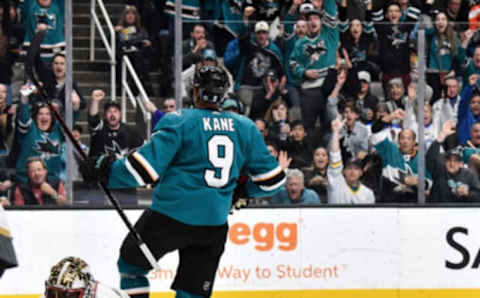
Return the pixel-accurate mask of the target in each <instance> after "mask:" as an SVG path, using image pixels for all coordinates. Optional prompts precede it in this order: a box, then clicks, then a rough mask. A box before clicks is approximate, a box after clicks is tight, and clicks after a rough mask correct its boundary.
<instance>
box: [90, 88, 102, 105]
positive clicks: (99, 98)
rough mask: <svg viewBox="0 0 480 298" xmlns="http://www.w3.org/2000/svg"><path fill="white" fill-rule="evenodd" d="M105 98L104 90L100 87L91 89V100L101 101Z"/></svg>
mask: <svg viewBox="0 0 480 298" xmlns="http://www.w3.org/2000/svg"><path fill="white" fill-rule="evenodd" d="M104 98H105V92H103V90H100V89H96V90H93V91H92V100H93V101H97V102H99V101H102V100H103V99H104Z"/></svg>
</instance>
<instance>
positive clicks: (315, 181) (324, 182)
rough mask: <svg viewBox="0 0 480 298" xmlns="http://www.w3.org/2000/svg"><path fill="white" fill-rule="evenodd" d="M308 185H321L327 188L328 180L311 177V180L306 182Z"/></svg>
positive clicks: (320, 177)
mask: <svg viewBox="0 0 480 298" xmlns="http://www.w3.org/2000/svg"><path fill="white" fill-rule="evenodd" d="M308 184H309V185H310V186H312V185H323V186H327V185H328V180H327V179H325V177H322V176H315V177H313V178H312V179H310V181H309V182H308Z"/></svg>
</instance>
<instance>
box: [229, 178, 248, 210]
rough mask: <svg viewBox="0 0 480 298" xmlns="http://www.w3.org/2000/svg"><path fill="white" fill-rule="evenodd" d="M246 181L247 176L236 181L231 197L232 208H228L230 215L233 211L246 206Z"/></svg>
mask: <svg viewBox="0 0 480 298" xmlns="http://www.w3.org/2000/svg"><path fill="white" fill-rule="evenodd" d="M247 181H248V176H240V178H238V181H237V187H235V190H234V191H233V197H232V207H231V208H230V214H232V213H233V211H234V210H240V209H241V208H245V207H247V206H248V198H247V192H246V185H247Z"/></svg>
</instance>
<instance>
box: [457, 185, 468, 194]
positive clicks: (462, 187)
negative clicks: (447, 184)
mask: <svg viewBox="0 0 480 298" xmlns="http://www.w3.org/2000/svg"><path fill="white" fill-rule="evenodd" d="M457 193H458V195H459V196H461V197H468V195H469V192H468V185H466V184H462V185H460V186H459V187H458V188H457Z"/></svg>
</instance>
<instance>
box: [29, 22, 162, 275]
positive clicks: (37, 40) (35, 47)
mask: <svg viewBox="0 0 480 298" xmlns="http://www.w3.org/2000/svg"><path fill="white" fill-rule="evenodd" d="M45 34H46V30H43V31H39V32H37V34H35V37H34V39H33V40H32V42H31V44H30V48H29V49H28V53H27V63H26V67H25V72H26V75H27V77H28V78H29V79H30V80H31V82H32V83H33V84H34V85H35V87H36V88H37V91H38V94H39V95H40V97H41V99H42V101H43V102H45V103H46V104H47V106H48V108H49V109H50V112H51V113H52V114H53V115H54V117H55V119H56V120H57V121H58V123H59V124H60V126H61V127H62V130H63V132H64V133H65V134H66V135H67V137H68V139H69V140H70V142H72V144H73V146H74V147H75V150H76V151H77V153H78V154H79V155H80V157H81V158H82V160H84V161H86V160H87V159H88V156H87V154H86V153H85V152H84V151H83V150H82V147H81V146H80V144H79V143H78V141H77V140H76V139H75V138H74V137H73V134H72V131H71V130H70V129H69V128H68V126H67V124H66V123H65V121H63V119H62V117H61V116H60V114H59V113H58V111H57V109H56V108H55V107H54V106H53V104H52V103H51V102H50V100H49V96H48V94H47V92H46V91H45V89H44V88H43V86H42V85H41V84H39V82H38V80H37V78H36V76H35V74H34V70H35V59H36V58H37V57H36V55H38V53H39V50H40V44H41V42H42V40H43V39H44V37H45ZM38 75H39V74H38ZM98 186H99V187H100V189H101V190H102V191H103V192H104V193H105V195H106V196H107V198H108V200H109V201H110V203H112V205H113V206H114V207H115V210H117V212H118V214H119V215H120V217H121V218H122V220H123V222H124V223H125V225H126V226H127V228H128V230H129V232H130V233H131V234H132V235H133V237H134V238H135V240H136V242H137V245H138V247H139V248H140V250H141V251H142V253H143V255H144V256H145V258H146V259H147V260H148V262H149V263H150V265H151V266H152V268H153V269H155V270H156V271H160V266H159V265H158V263H157V261H156V260H155V257H154V256H153V254H152V252H151V251H150V249H149V248H148V247H147V245H146V244H145V242H144V241H143V239H142V237H141V236H140V234H138V232H137V230H135V228H134V227H133V225H132V223H131V222H130V220H129V219H128V217H127V216H126V215H125V212H124V211H123V209H122V207H121V206H120V203H119V202H118V200H117V199H116V198H115V197H114V196H113V194H112V193H111V191H110V190H109V189H108V188H107V185H105V183H103V182H98Z"/></svg>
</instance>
